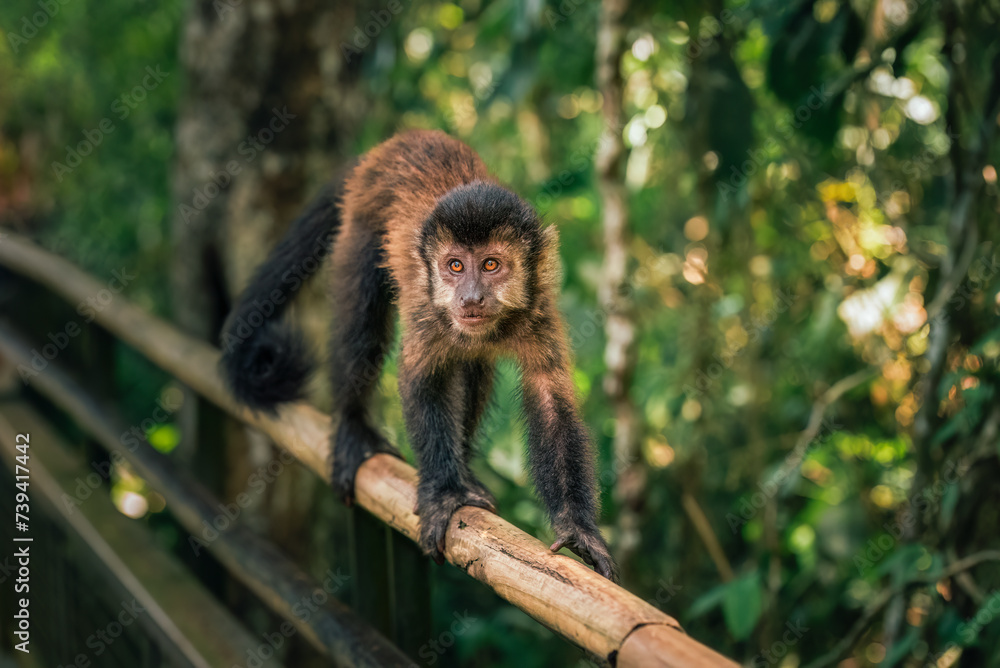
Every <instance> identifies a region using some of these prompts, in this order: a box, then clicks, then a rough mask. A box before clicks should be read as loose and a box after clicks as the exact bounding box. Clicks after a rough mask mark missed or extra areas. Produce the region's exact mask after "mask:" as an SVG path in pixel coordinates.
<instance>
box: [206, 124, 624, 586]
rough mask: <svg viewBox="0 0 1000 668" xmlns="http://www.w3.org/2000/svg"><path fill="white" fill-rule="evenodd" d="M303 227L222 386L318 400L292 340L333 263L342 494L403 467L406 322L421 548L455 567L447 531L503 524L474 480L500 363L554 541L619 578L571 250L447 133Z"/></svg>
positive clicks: (400, 144)
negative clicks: (580, 403) (477, 446)
mask: <svg viewBox="0 0 1000 668" xmlns="http://www.w3.org/2000/svg"><path fill="white" fill-rule="evenodd" d="M341 187H342V190H340V191H338V189H337V187H336V186H334V187H331V188H330V189H328V190H327V191H325V192H323V193H322V194H321V195H320V196H319V197H318V199H317V200H316V201H314V202H313V203H312V204H311V205H310V206H309V208H308V209H307V210H306V211H305V212H304V213H303V214H302V215H301V216H300V217H299V219H298V220H297V221H296V222H295V223H294V224H293V225H292V227H291V229H290V230H289V232H288V234H287V236H286V237H285V238H284V239H283V240H282V241H281V242H280V243H279V244H278V246H277V247H276V248H275V249H274V251H272V253H271V255H270V256H269V257H268V259H267V261H266V262H265V263H264V265H263V266H262V267H261V268H260V269H259V270H258V271H257V273H256V275H255V276H254V277H253V279H252V280H251V282H250V284H249V286H248V287H247V288H246V290H245V291H244V293H243V294H242V295H241V297H240V298H239V300H238V301H237V303H236V305H235V307H234V309H233V312H232V313H231V314H230V316H229V318H228V320H227V322H226V324H225V326H224V327H223V334H222V344H223V349H224V354H223V357H222V361H221V369H222V372H223V375H224V377H225V379H226V381H227V384H228V386H229V388H230V390H231V391H232V393H233V395H234V396H235V397H236V398H237V399H238V400H239V401H241V402H242V403H244V404H246V405H247V406H248V407H250V408H252V409H254V410H258V411H266V412H273V411H274V410H275V408H276V407H277V406H278V405H279V404H282V403H286V402H290V401H295V400H298V399H301V398H302V397H303V388H304V386H305V382H306V380H307V379H308V376H309V373H310V370H311V367H312V365H311V362H310V360H309V356H308V354H307V349H306V346H305V344H304V342H303V339H302V337H301V335H300V334H298V333H296V332H293V331H291V330H290V329H288V328H287V327H285V326H283V325H281V324H280V323H279V320H280V317H281V315H282V313H283V311H284V308H285V306H287V304H288V302H289V301H290V298H291V297H292V296H293V293H295V292H297V291H298V289H299V287H300V286H301V284H302V282H303V281H304V280H305V278H307V277H308V276H309V275H310V274H312V273H315V272H316V271H317V269H318V267H319V264H320V262H319V260H320V259H322V257H323V256H324V255H326V254H327V253H328V252H330V253H332V258H331V259H332V262H331V264H332V270H331V276H330V295H331V297H332V303H333V311H334V313H333V332H332V339H331V341H330V378H331V380H332V383H333V405H334V407H335V411H337V412H338V413H339V417H340V419H339V422H338V421H335V423H336V424H338V427H337V429H336V431H335V433H334V434H333V437H332V438H333V443H332V446H333V448H332V449H333V461H334V465H333V486H334V489H335V490H336V491H337V492H338V493H339V494H340V496H341V497H342V498H343V499H344V501H345V502H347V503H348V504H350V503H351V502H352V501H353V494H354V477H355V473H356V472H357V470H358V467H359V466H361V464H362V463H363V462H364V461H365V460H366V459H368V458H369V457H371V456H372V455H373V454H375V453H379V452H384V453H388V454H391V455H395V456H397V457H398V456H399V453H398V451H397V450H396V449H395V448H394V447H392V446H391V445H390V444H389V443H388V442H387V441H386V440H385V438H383V437H382V435H381V434H379V432H378V431H377V430H376V429H375V428H374V426H373V425H372V423H371V419H370V418H369V416H368V404H369V402H370V400H371V395H372V391H373V390H374V388H375V386H376V384H377V383H378V379H379V372H380V369H381V365H382V360H383V359H384V358H385V356H386V353H387V351H388V348H389V346H390V344H391V342H392V340H393V332H394V324H395V323H394V321H395V311H396V310H397V309H398V312H399V319H400V321H401V323H402V330H403V336H402V348H401V350H400V354H399V362H398V364H399V392H400V395H401V397H402V403H403V414H404V417H405V420H406V428H407V432H408V434H409V437H410V441H411V443H412V444H413V449H414V451H415V453H416V455H417V459H418V460H419V468H420V482H419V485H418V487H417V507H416V511H415V512H416V513H417V515H418V516H419V517H420V546H421V547H422V549H423V550H424V552H425V553H427V554H428V555H430V556H431V557H433V558H434V559H435V560H436V561H437V562H438V563H442V562H443V561H444V555H443V553H444V549H445V531H446V530H447V528H448V523H449V520H450V518H451V516H452V514H453V513H454V512H455V511H456V510H458V509H459V508H460V507H462V506H478V507H480V508H485V509H487V510H489V511H491V512H496V508H495V501H494V499H493V496H492V495H491V494H490V493H489V491H487V490H486V488H485V487H483V485H482V483H480V482H479V481H478V480H477V479H476V478H475V476H474V475H473V474H472V471H471V470H470V469H469V456H470V454H471V452H472V443H473V438H474V437H475V434H476V428H477V426H478V425H479V422H480V418H481V417H482V415H483V411H484V409H485V408H486V405H487V402H488V400H489V398H490V394H491V391H492V386H493V373H494V367H495V364H496V360H497V358H498V357H501V356H510V357H513V358H514V359H515V360H516V361H517V363H518V364H519V366H520V369H521V375H522V378H523V391H522V396H523V405H524V412H525V415H526V422H527V431H528V443H529V453H530V454H529V459H530V463H531V473H532V476H533V478H534V482H535V487H536V489H537V491H538V495H539V496H540V497H541V500H542V502H543V503H544V504H545V507H546V509H547V511H548V515H549V518H550V520H551V523H552V527H553V529H554V530H555V533H556V541H555V543H553V545H552V547H551V549H552V551H557V550H559V549H560V548H561V547H563V546H566V547H568V548H570V549H571V550H573V551H574V552H576V553H577V554H578V555H580V556H581V557H582V558H583V559H584V561H586V562H587V563H588V564H591V565H592V566H594V568H595V570H596V571H597V572H598V573H600V574H601V575H603V576H604V577H606V578H610V579H612V580H615V581H617V578H618V570H617V567H616V565H615V562H614V560H613V559H612V557H611V555H610V553H609V552H608V548H607V545H606V544H605V542H604V540H603V539H602V538H601V534H600V532H599V531H598V528H597V515H598V502H597V486H596V482H595V477H594V456H593V453H592V450H591V445H590V439H589V436H588V433H587V429H586V428H585V427H584V425H583V423H582V421H581V420H580V416H579V413H578V410H577V406H576V399H575V396H574V388H573V382H572V375H571V362H570V354H569V350H568V346H567V341H566V336H565V333H564V328H563V323H562V318H561V316H560V314H559V310H558V307H557V298H558V295H559V288H560V279H561V277H560V264H559V255H558V238H557V235H556V230H555V228H553V227H542V226H541V225H540V223H539V219H538V216H537V215H536V214H535V212H534V211H533V210H532V208H531V207H530V206H529V205H528V204H527V203H526V202H524V200H522V199H521V198H519V197H518V196H517V195H515V194H514V193H512V192H511V191H510V190H508V189H507V188H505V187H503V186H502V185H500V184H499V183H497V181H496V180H495V179H494V178H493V177H492V176H491V175H490V174H489V172H488V171H487V169H486V166H485V165H484V164H483V161H482V160H481V159H480V157H479V156H478V155H477V154H476V153H475V151H473V150H472V149H471V148H469V147H468V146H466V145H465V144H463V143H462V142H460V141H458V140H456V139H453V138H451V137H449V136H448V135H446V134H444V133H442V132H436V131H411V132H406V133H403V134H400V135H397V136H395V137H394V138H392V139H390V140H388V141H386V142H385V143H383V144H380V145H379V146H376V147H375V148H373V149H372V150H371V151H369V152H368V153H367V154H365V155H364V156H363V157H362V158H361V159H360V161H359V162H358V164H357V165H356V166H354V168H353V169H352V170H351V172H350V174H349V176H348V177H347V178H346V180H345V181H344V182H343V184H342V186H341Z"/></svg>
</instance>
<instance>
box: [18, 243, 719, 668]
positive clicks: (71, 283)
mask: <svg viewBox="0 0 1000 668" xmlns="http://www.w3.org/2000/svg"><path fill="white" fill-rule="evenodd" d="M0 264H2V265H4V266H6V267H7V268H9V269H11V270H13V271H15V272H17V273H19V274H22V275H24V276H26V277H28V278H31V279H33V280H35V281H37V282H39V283H41V284H42V285H45V286H46V287H48V288H49V289H51V290H52V291H53V292H56V293H57V294H59V295H61V296H62V297H64V298H65V299H67V300H68V301H69V302H71V303H74V304H81V303H82V304H86V302H87V300H88V299H94V298H95V296H97V295H98V294H100V293H101V291H103V290H106V286H105V285H102V284H101V283H100V282H99V281H97V280H96V279H94V278H93V277H92V276H90V275H88V274H86V273H84V272H83V271H81V270H79V269H78V268H76V267H75V266H74V265H73V264H71V263H70V262H68V261H66V260H65V259H63V258H60V257H58V256H56V255H53V254H52V253H49V252H47V251H45V250H43V249H41V248H39V247H38V246H36V245H34V244H33V243H32V242H30V241H29V240H27V239H25V238H24V237H21V236H19V235H16V234H14V233H13V232H6V236H5V237H3V238H2V241H0ZM94 311H95V312H94V313H92V314H93V315H94V320H95V321H96V322H97V323H98V324H100V325H101V326H102V327H104V328H106V329H107V330H108V331H110V332H111V333H112V334H114V335H115V336H117V337H119V338H120V339H121V340H122V341H124V342H126V343H127V344H129V345H130V346H132V347H133V348H135V349H136V350H138V351H139V352H140V353H142V354H143V355H145V356H146V357H148V358H149V359H150V360H151V361H153V362H154V363H155V364H157V365H158V366H160V367H161V368H163V369H164V370H166V371H168V372H170V373H171V374H173V375H174V376H176V377H177V378H178V379H179V380H181V381H182V382H183V383H185V384H186V385H188V386H189V387H191V388H192V389H194V390H195V391H197V392H199V393H200V394H202V395H203V396H205V397H206V398H208V399H210V400H212V401H213V402H215V403H216V404H218V405H219V406H221V407H222V408H223V409H225V410H226V411H228V412H230V413H231V414H232V415H234V416H235V417H237V418H238V419H240V420H243V421H245V422H247V423H248V424H251V425H253V426H255V427H257V428H259V429H261V430H262V431H263V432H265V433H266V434H268V435H269V436H270V437H271V438H272V439H273V440H274V441H275V443H277V444H278V445H280V446H282V447H284V448H285V449H287V450H288V451H289V452H290V453H291V454H292V455H294V456H295V457H296V458H297V459H299V461H301V462H302V463H303V464H304V465H306V466H307V467H308V468H310V469H312V470H313V471H314V472H315V473H316V474H317V475H319V476H321V477H322V478H323V479H324V480H329V479H330V472H331V467H330V463H329V459H330V447H329V434H330V419H329V418H328V417H327V416H325V415H322V414H321V413H319V412H318V411H317V410H316V409H314V408H313V407H311V406H308V405H305V404H295V405H291V406H286V407H284V408H283V409H281V410H280V411H279V414H278V416H277V417H276V418H271V417H268V416H265V415H254V414H253V413H252V412H251V411H249V410H247V409H246V408H244V407H242V406H238V405H237V404H236V403H235V402H234V400H233V399H232V398H231V397H230V396H229V394H228V393H227V392H226V390H225V389H224V387H223V385H222V382H221V379H220V377H219V376H218V374H217V373H216V366H217V362H218V358H219V352H218V351H217V350H216V349H215V348H213V347H211V346H209V345H207V344H205V343H202V342H200V341H195V340H194V339H191V338H190V337H188V336H186V335H184V334H182V333H180V332H179V331H178V330H177V329H176V328H174V327H173V326H171V325H169V324H167V323H165V322H163V321H162V320H159V319H158V318H156V317H155V316H152V315H150V314H149V313H146V312H145V311H144V310H142V309H141V308H139V307H137V306H135V305H133V304H131V303H129V302H128V301H127V300H126V299H125V298H124V297H122V296H120V295H118V296H114V297H113V298H112V299H111V300H110V301H109V302H107V303H106V304H105V305H103V306H102V307H101V308H100V309H99V310H97V309H94ZM416 481H417V472H416V471H415V470H414V469H413V467H411V466H410V465H408V464H406V463H405V462H402V461H400V460H399V459H396V458H394V457H391V456H388V455H376V456H374V457H372V458H371V459H369V460H368V461H367V462H365V463H364V464H363V465H362V466H361V468H360V469H359V470H358V474H357V479H356V483H355V485H356V487H355V493H356V497H357V503H358V504H359V505H360V506H362V507H363V508H365V509H366V510H368V511H369V512H370V513H372V514H373V515H375V516H376V517H378V518H379V519H381V520H382V521H383V522H385V523H386V524H389V525H390V526H392V527H393V528H394V529H396V530H398V531H399V532H401V533H402V534H404V535H405V536H407V537H408V538H410V539H415V538H416V537H417V535H418V520H417V517H416V515H414V514H413V509H414V507H415V504H416ZM445 557H446V558H447V559H448V561H450V562H451V563H452V564H454V565H456V566H458V567H459V568H461V569H462V570H464V571H466V572H467V573H468V574H469V575H471V576H472V577H474V578H476V579H477V580H479V581H480V582H483V583H484V584H486V585H487V586H489V587H490V588H492V589H493V590H494V591H496V593H497V594H499V595H500V596H502V597H503V598H505V599H506V600H507V601H509V602H511V603H512V604H514V605H516V606H517V607H518V608H520V609H521V610H523V611H525V612H526V613H528V614H529V615H531V616H532V617H533V618H535V619H536V620H538V621H539V622H541V623H542V624H545V625H546V626H548V627H549V628H551V629H552V630H554V631H555V632H557V633H559V634H560V635H562V636H564V637H565V638H567V639H569V640H571V641H572V642H574V643H575V644H577V645H579V646H580V647H582V648H584V649H586V650H588V651H590V652H592V653H594V654H595V655H597V656H599V657H603V658H605V659H607V660H608V661H610V662H611V663H612V664H615V665H618V666H650V665H652V666H664V667H670V668H702V667H704V666H728V667H731V668H735V666H736V665H737V664H736V663H734V662H732V661H731V660H729V659H727V658H725V657H723V656H722V655H720V654H718V653H716V652H715V651H713V650H711V649H709V648H707V647H704V646H703V645H700V644H699V643H698V642H697V641H695V640H694V639H692V638H690V637H689V636H687V635H686V634H685V633H684V632H683V631H682V630H681V629H680V625H679V624H678V623H677V622H676V621H675V620H674V619H673V618H672V617H670V616H668V615H667V614H665V613H663V612H662V611H660V610H659V609H657V608H655V607H654V606H652V605H650V604H649V603H647V602H645V601H643V600H642V599H640V598H638V597H636V596H634V595H632V594H630V593H629V592H627V591H626V590H624V589H622V588H621V587H619V586H617V585H614V584H612V583H611V582H610V581H608V580H606V579H604V578H602V577H601V576H599V575H597V574H596V573H594V572H593V571H592V570H591V569H589V568H587V567H586V566H585V565H583V564H582V563H580V562H578V561H576V560H574V559H572V558H570V557H567V556H564V555H560V554H552V553H551V552H549V550H548V548H547V547H546V546H545V545H544V544H543V543H542V542H541V541H539V540H538V539H536V538H534V537H532V536H529V535H528V534H526V533H524V532H523V531H521V530H520V529H518V528H517V527H515V526H513V525H512V524H510V523H509V522H507V521H505V520H504V519H503V518H501V517H499V516H497V515H494V514H492V513H490V512H487V511H485V510H483V509H480V508H472V507H463V508H461V509H459V510H458V512H456V513H455V515H454V516H453V517H452V520H451V525H450V526H449V529H448V533H447V539H446V546H445ZM651 627H657V628H651Z"/></svg>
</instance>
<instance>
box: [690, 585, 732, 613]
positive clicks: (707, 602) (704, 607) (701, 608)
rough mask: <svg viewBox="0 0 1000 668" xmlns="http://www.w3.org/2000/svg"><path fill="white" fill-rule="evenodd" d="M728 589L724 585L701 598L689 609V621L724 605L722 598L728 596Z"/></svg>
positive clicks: (714, 588) (709, 591)
mask: <svg viewBox="0 0 1000 668" xmlns="http://www.w3.org/2000/svg"><path fill="white" fill-rule="evenodd" d="M728 587H729V585H728V584H722V585H719V586H718V587H713V588H712V589H710V590H708V592H706V593H704V594H702V595H701V596H699V597H698V598H697V599H696V600H695V602H694V603H692V604H691V607H690V608H688V613H687V616H688V619H696V618H698V617H701V616H702V615H704V614H705V613H707V612H709V611H711V610H714V609H715V608H717V607H718V606H719V604H721V603H722V597H723V596H725V595H726V589H727V588H728Z"/></svg>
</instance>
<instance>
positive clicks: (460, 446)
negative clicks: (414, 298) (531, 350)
mask: <svg viewBox="0 0 1000 668" xmlns="http://www.w3.org/2000/svg"><path fill="white" fill-rule="evenodd" d="M419 358H420V355H419V353H418V352H415V351H412V350H407V348H406V344H405V342H404V350H403V354H402V355H401V356H400V373H399V391H400V396H401V397H402V400H403V415H404V417H405V418H406V427H407V432H408V433H409V435H410V442H411V443H412V444H413V450H414V452H415V453H416V455H417V460H418V462H419V466H420V471H419V474H420V482H419V483H418V485H417V508H416V513H417V515H419V516H420V541H419V542H420V547H421V548H422V549H423V551H424V552H425V553H426V554H428V555H430V556H431V557H433V558H434V560H435V561H436V562H438V563H439V564H440V563H444V550H445V533H446V532H447V530H448V523H449V522H450V520H451V516H452V515H453V514H454V513H455V511H456V510H458V509H459V508H461V507H462V506H477V507H480V508H485V509H486V510H489V511H493V510H494V502H493V498H492V496H489V492H487V491H486V490H485V488H483V487H482V485H481V484H480V483H479V482H478V481H475V479H474V478H473V477H472V475H471V473H470V472H469V469H468V466H467V464H466V461H465V454H466V453H465V439H464V428H465V421H466V418H467V416H466V414H465V409H466V407H467V403H466V401H465V399H466V397H465V395H466V385H465V383H464V378H463V375H462V373H461V371H462V370H461V369H460V368H459V367H458V365H452V366H451V367H450V368H447V369H442V368H438V369H436V370H433V371H431V370H424V369H420V368H419V362H415V361H414V360H418V359H419Z"/></svg>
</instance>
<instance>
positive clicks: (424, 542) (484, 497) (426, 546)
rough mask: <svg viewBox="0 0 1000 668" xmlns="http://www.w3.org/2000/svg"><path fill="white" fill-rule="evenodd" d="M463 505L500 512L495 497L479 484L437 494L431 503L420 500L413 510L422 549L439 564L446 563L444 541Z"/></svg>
mask: <svg viewBox="0 0 1000 668" xmlns="http://www.w3.org/2000/svg"><path fill="white" fill-rule="evenodd" d="M462 506H475V507H477V508H483V509H484V510H488V511H490V512H491V513H496V511H497V509H496V501H495V500H494V499H493V495H492V494H490V493H489V492H488V491H487V490H486V488H485V487H483V486H482V485H481V484H479V483H475V484H474V486H473V487H470V488H467V489H465V490H462V491H460V492H438V493H436V494H435V495H434V496H433V498H431V499H430V500H428V501H423V502H421V501H418V502H417V507H416V509H415V510H414V511H413V512H414V513H416V514H417V515H418V516H419V517H420V548H421V549H422V550H423V551H424V554H426V555H427V556H429V557H431V558H432V559H433V560H434V561H436V562H437V563H438V564H439V565H440V564H443V563H444V548H445V544H444V539H445V534H446V533H447V532H448V524H449V523H450V522H451V516H452V515H454V514H455V511H456V510H458V509H459V508H461V507H462Z"/></svg>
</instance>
